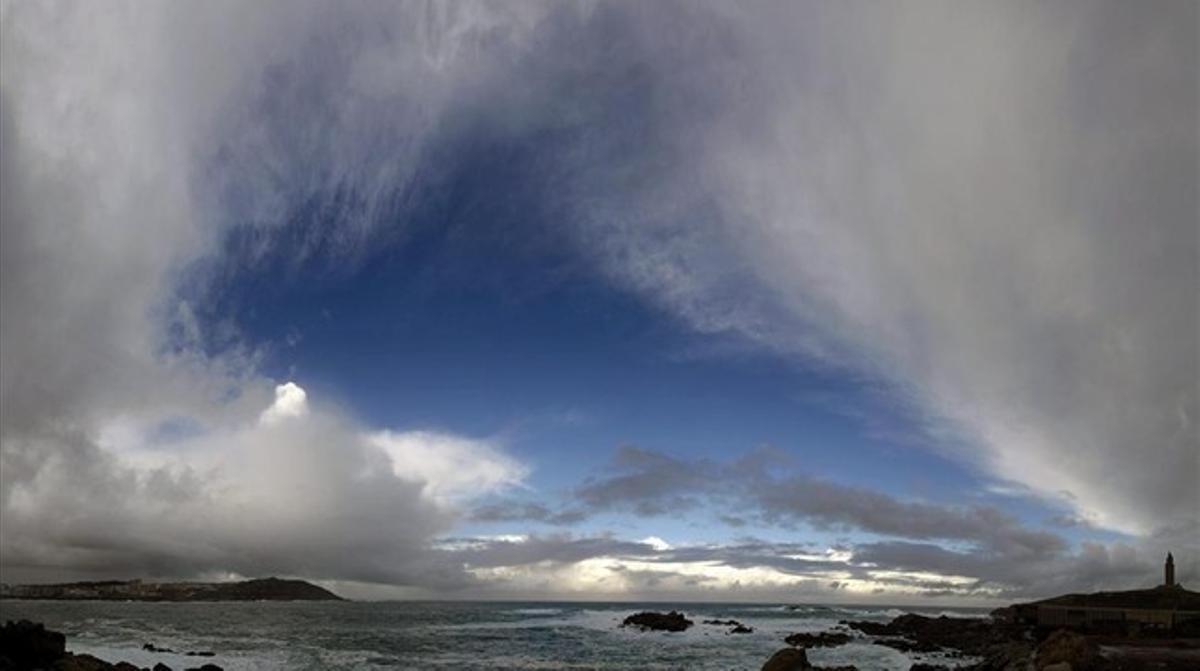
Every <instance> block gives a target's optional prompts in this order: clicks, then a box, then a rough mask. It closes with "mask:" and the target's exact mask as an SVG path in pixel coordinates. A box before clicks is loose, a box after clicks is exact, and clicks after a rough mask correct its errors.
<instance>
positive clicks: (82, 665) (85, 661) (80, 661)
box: [50, 652, 142, 671]
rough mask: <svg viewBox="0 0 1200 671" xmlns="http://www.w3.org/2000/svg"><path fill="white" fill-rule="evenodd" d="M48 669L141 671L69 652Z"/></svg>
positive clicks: (129, 666) (63, 670) (123, 664)
mask: <svg viewBox="0 0 1200 671" xmlns="http://www.w3.org/2000/svg"><path fill="white" fill-rule="evenodd" d="M50 668H51V669H53V670H54V671H142V670H141V669H139V668H138V667H136V666H134V665H133V664H130V663H129V662H117V663H116V664H109V663H108V662H106V661H104V660H103V659H99V658H97V657H93V656H91V655H76V654H73V653H70V652H68V653H67V654H65V655H63V656H62V657H61V658H59V660H58V661H57V662H55V663H54V666H51V667H50Z"/></svg>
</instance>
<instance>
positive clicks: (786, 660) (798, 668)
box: [762, 648, 812, 671]
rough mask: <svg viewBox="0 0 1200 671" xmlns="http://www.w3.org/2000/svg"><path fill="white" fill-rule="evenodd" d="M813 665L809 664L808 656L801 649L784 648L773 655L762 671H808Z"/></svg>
mask: <svg viewBox="0 0 1200 671" xmlns="http://www.w3.org/2000/svg"><path fill="white" fill-rule="evenodd" d="M811 668H812V665H811V664H809V663H808V655H806V654H805V653H804V650H802V649H800V648H784V649H783V650H780V651H778V652H776V653H775V654H774V655H771V658H770V659H768V660H767V663H766V664H763V666H762V671H807V670H808V669H811Z"/></svg>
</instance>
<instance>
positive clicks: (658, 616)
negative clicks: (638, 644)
mask: <svg viewBox="0 0 1200 671" xmlns="http://www.w3.org/2000/svg"><path fill="white" fill-rule="evenodd" d="M692 624H693V622H692V621H691V620H689V619H687V618H686V617H684V616H683V613H678V612H675V611H671V612H669V613H655V612H652V611H643V612H641V613H634V614H633V615H630V616H629V617H627V618H625V620H624V621H623V622H621V626H622V627H637V628H638V629H641V630H642V631H685V630H686V629H687V628H688V627H690V626H692Z"/></svg>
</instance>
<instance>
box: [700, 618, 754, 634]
mask: <svg viewBox="0 0 1200 671" xmlns="http://www.w3.org/2000/svg"><path fill="white" fill-rule="evenodd" d="M704 624H711V625H715V626H718V627H733V628H732V629H730V630H729V632H728V633H730V634H752V633H754V627H747V626H746V625H744V624H742V623H741V622H738V621H737V620H705V621H704Z"/></svg>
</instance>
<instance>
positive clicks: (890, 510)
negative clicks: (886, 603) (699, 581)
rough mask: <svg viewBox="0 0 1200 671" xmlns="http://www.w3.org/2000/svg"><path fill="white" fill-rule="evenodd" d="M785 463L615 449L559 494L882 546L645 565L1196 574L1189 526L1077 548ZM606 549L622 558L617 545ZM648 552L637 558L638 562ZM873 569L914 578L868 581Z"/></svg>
mask: <svg viewBox="0 0 1200 671" xmlns="http://www.w3.org/2000/svg"><path fill="white" fill-rule="evenodd" d="M783 463H784V462H782V460H781V458H780V455H778V454H776V453H775V452H774V451H772V450H759V451H752V452H750V453H748V454H747V455H745V456H743V457H742V458H740V459H735V460H733V461H730V462H716V461H711V460H689V459H683V458H677V457H672V456H670V455H665V454H661V453H657V452H654V451H651V450H646V449H643V448H636V447H632V446H623V447H621V448H619V449H618V450H617V451H616V453H615V454H614V458H613V461H612V465H611V472H610V473H609V474H608V475H607V476H606V477H598V478H591V479H589V481H588V482H586V483H585V484H583V485H582V486H580V487H579V488H577V489H576V490H574V491H573V492H571V493H569V494H567V495H566V497H565V500H564V502H563V505H564V510H568V511H570V514H571V516H572V518H576V517H578V518H579V519H580V521H582V519H584V518H587V517H592V516H596V515H599V514H602V513H606V512H613V511H627V512H635V513H637V514H639V515H650V516H686V517H687V518H689V519H696V518H697V517H712V518H714V519H718V520H722V519H725V518H727V517H729V515H728V514H727V513H726V512H724V511H726V510H729V509H734V510H736V511H737V516H736V522H737V523H736V524H732V525H730V526H733V527H735V528H740V527H742V526H745V525H746V524H751V523H753V524H756V525H761V526H765V527H774V528H782V529H791V530H793V531H795V532H797V533H801V534H802V533H803V532H804V530H805V529H806V528H813V529H823V530H828V529H836V530H842V531H846V532H849V533H852V534H854V535H855V536H856V537H860V538H861V537H862V536H863V534H867V535H869V536H873V537H876V538H878V539H879V540H860V541H858V542H856V543H853V544H850V545H848V546H846V547H844V548H841V550H842V551H843V552H845V553H846V556H847V558H846V559H843V560H840V561H838V562H834V563H831V562H830V561H829V560H828V559H827V558H824V557H821V556H816V557H814V556H813V554H814V553H818V554H819V552H820V548H816V547H814V546H812V545H811V544H804V543H778V542H774V543H768V542H761V541H754V540H747V541H741V542H737V543H730V544H725V545H696V546H688V547H680V548H668V549H661V550H657V551H655V552H653V553H651V561H655V562H660V563H670V562H685V563H689V562H716V563H719V564H721V565H723V566H729V567H733V568H740V569H745V568H769V569H772V570H775V571H778V572H780V573H783V574H787V575H793V576H800V577H804V576H810V575H813V574H814V572H816V574H818V575H819V574H820V572H821V571H823V570H828V569H830V568H831V567H832V566H837V568H838V569H839V570H842V571H845V572H846V576H847V577H849V578H855V579H860V580H863V579H873V580H881V581H882V582H887V583H888V584H890V585H891V586H892V587H899V586H903V585H907V586H909V587H912V586H914V585H915V586H919V587H920V588H921V590H923V591H928V593H929V594H928V596H931V597H932V596H939V595H940V596H945V595H948V594H951V593H958V594H962V593H975V594H977V595H985V594H986V595H988V597H989V598H1001V597H1007V598H1019V597H1029V596H1037V595H1041V594H1049V593H1056V592H1062V591H1080V590H1094V589H1102V588H1109V589H1111V588H1113V587H1114V586H1124V587H1137V586H1145V585H1150V584H1155V583H1156V582H1157V580H1158V579H1159V578H1160V572H1161V559H1162V554H1165V552H1166V550H1167V549H1174V550H1175V551H1176V554H1177V556H1183V557H1185V558H1186V559H1184V560H1183V561H1181V562H1180V568H1179V575H1180V579H1181V580H1195V579H1200V566H1198V565H1197V563H1196V562H1195V561H1194V560H1193V559H1191V557H1193V556H1198V555H1200V547H1197V546H1196V543H1195V540H1194V537H1191V536H1189V535H1188V533H1187V530H1186V529H1176V530H1173V531H1172V532H1170V533H1165V534H1164V535H1162V536H1161V537H1158V538H1154V539H1138V538H1130V539H1126V540H1124V541H1118V542H1110V543H1099V542H1084V543H1083V544H1082V545H1080V546H1079V547H1078V548H1077V549H1075V548H1073V546H1072V544H1071V543H1069V542H1068V540H1067V539H1066V538H1065V537H1063V536H1062V535H1060V534H1058V533H1055V532H1054V531H1051V530H1048V529H1041V528H1036V527H1034V526H1031V525H1029V524H1026V523H1023V522H1021V521H1020V520H1018V519H1017V518H1015V517H1013V516H1012V515H1010V514H1008V513H1006V512H1004V511H1002V510H1000V509H998V508H995V507H991V506H982V505H971V506H963V505H950V504H937V503H929V502H923V501H912V500H904V499H900V498H897V497H894V496H892V495H889V494H886V493H883V492H879V491H875V490H871V489H866V488H863V487H853V486H847V485H842V484H838V483H836V482H832V481H829V480H825V479H821V478H816V477H813V476H811V475H807V474H803V473H795V472H789V471H788V469H786V468H781V465H782V464H783ZM767 465H770V466H771V468H767V467H766V466H767ZM500 505H501V507H502V508H503V509H504V510H507V511H509V512H511V513H512V515H511V516H510V517H507V518H506V519H504V520H502V521H520V520H526V521H547V520H551V519H554V518H555V517H556V515H559V513H555V512H553V510H554V508H553V507H547V506H545V505H538V506H533V507H531V509H530V512H532V513H533V514H531V515H529V516H522V514H521V513H522V512H523V508H522V506H521V505H519V504H517V503H515V502H509V503H506V504H500ZM560 538H561V537H560ZM547 540H548V539H543V541H542V544H540V545H538V546H535V547H537V548H538V551H539V552H546V548H545V545H544V543H545V542H546V541H547ZM947 544H949V545H947ZM574 547H575V548H581V547H585V545H581V544H578V543H576V544H575V545H574ZM596 549H597V550H599V551H601V555H604V554H610V553H609V552H608V551H609V549H610V548H609V547H608V546H600V547H597V548H596ZM611 554H613V555H619V554H620V553H618V552H616V551H615V549H614V550H613V552H612V553H611ZM645 554H646V553H644V552H639V553H637V556H639V557H642V558H645ZM598 556H599V555H598ZM630 556H633V555H630ZM576 560H579V558H577V559H576ZM879 571H903V572H910V573H913V574H914V575H912V576H908V577H905V576H899V577H895V576H893V577H889V578H886V579H878V578H872V577H871V575H872V574H874V573H878V572H879ZM915 574H921V575H924V576H926V577H920V576H918V575H915ZM929 574H937V575H946V576H955V577H963V578H968V579H971V580H972V581H973V582H971V583H968V585H969V586H964V584H962V583H955V586H954V590H955V591H952V592H946V591H945V587H946V586H945V585H941V586H939V585H937V584H935V583H936V582H937V580H936V579H930V578H928V577H927V576H928V575H929ZM1185 576H1186V577H1185Z"/></svg>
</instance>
